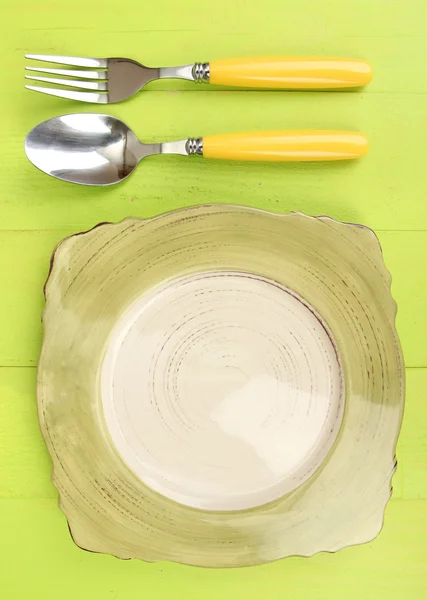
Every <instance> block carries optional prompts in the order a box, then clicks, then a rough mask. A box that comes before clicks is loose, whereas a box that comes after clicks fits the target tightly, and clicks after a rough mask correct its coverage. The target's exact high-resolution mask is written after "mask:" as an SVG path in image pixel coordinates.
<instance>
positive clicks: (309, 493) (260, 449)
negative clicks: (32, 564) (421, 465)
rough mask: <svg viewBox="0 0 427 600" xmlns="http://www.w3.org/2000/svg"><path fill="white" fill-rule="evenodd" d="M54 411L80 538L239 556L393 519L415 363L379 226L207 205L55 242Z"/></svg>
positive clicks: (336, 544) (101, 546)
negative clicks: (388, 515)
mask: <svg viewBox="0 0 427 600" xmlns="http://www.w3.org/2000/svg"><path fill="white" fill-rule="evenodd" d="M46 297H47V305H46V309H45V313H44V319H43V320H44V326H45V337H44V344H43V349H42V354H41V359H40V363H39V376H38V405H39V414H40V422H41V428H42V432H43V435H44V438H45V440H46V443H47V445H48V448H49V450H50V453H51V455H52V460H53V475H54V481H55V484H56V486H57V488H58V490H59V496H60V504H61V507H62V509H63V511H64V513H65V515H66V517H67V519H68V521H69V525H70V530H71V533H72V536H73V538H74V540H75V541H76V543H77V544H78V545H79V546H81V547H83V548H85V549H88V550H92V551H96V552H106V553H111V554H114V555H115V556H118V557H121V558H130V557H136V558H141V559H144V560H147V561H156V560H172V561H178V562H183V563H187V564H192V565H203V566H242V565H251V564H257V563H263V562H268V561H271V560H275V559H278V558H281V557H285V556H288V555H292V554H298V555H311V554H313V553H315V552H318V551H321V550H327V551H335V550H337V549H339V548H341V547H343V546H346V545H349V544H357V543H362V542H366V541H368V540H371V539H372V538H373V537H374V536H375V535H376V534H377V533H378V532H379V530H380V529H381V526H382V522H383V515H384V508H385V505H386V503H387V501H388V499H389V497H390V490H391V477H392V474H393V472H394V469H395V446H396V441H397V436H398V432H399V429H400V423H401V417H402V410H403V395H404V391H403V388H404V380H403V361H402V355H401V350H400V345H399V342H398V338H397V335H396V331H395V326H394V320H395V312H396V308H395V303H394V301H393V300H392V297H391V295H390V276H389V273H388V272H387V270H386V268H385V266H384V264H383V259H382V255H381V250H380V246H379V243H378V240H377V238H376V236H375V234H374V233H373V232H372V231H371V230H370V229H368V228H366V227H361V226H357V225H349V224H343V223H338V222H336V221H333V220H332V219H329V218H326V217H324V218H323V217H322V218H313V217H308V216H305V215H302V214H299V213H292V214H287V215H276V214H271V213H268V212H264V211H259V210H255V209H249V208H242V207H235V206H223V205H222V206H202V207H194V208H190V209H185V210H181V211H176V212H172V213H168V214H164V215H161V216H159V217H155V218H153V219H149V220H137V219H127V220H125V221H123V222H121V223H118V224H104V225H100V226H98V227H96V228H95V229H93V230H92V231H90V232H87V233H84V234H79V235H76V236H73V237H71V238H68V239H66V240H64V241H63V242H61V244H60V245H59V247H58V248H57V250H56V252H55V254H54V258H53V261H52V270H51V274H50V277H49V280H48V282H47V285H46Z"/></svg>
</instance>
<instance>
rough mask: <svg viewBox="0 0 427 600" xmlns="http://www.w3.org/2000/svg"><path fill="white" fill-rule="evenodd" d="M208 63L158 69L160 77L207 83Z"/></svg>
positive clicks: (208, 74)
mask: <svg viewBox="0 0 427 600" xmlns="http://www.w3.org/2000/svg"><path fill="white" fill-rule="evenodd" d="M209 76H210V70H209V63H195V64H194V65H184V66H182V67H162V68H161V69H159V78H160V79H187V80H188V81H195V82H196V83H203V82H204V83H209Z"/></svg>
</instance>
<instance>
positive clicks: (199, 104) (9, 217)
mask: <svg viewBox="0 0 427 600" xmlns="http://www.w3.org/2000/svg"><path fill="white" fill-rule="evenodd" d="M24 91H25V90H24ZM28 94H29V92H28ZM29 101H31V106H32V110H31V111H28V110H27V109H26V107H27V106H28V102H29ZM0 106H1V107H2V108H3V109H4V110H6V111H7V112H8V114H9V123H8V129H7V131H6V132H5V136H4V141H3V143H4V144H5V145H6V146H7V148H8V153H7V154H6V155H5V156H4V159H3V169H2V170H1V171H0V188H2V189H3V190H7V191H6V192H3V193H2V194H1V195H0V215H1V228H2V229H46V228H54V229H63V228H68V227H69V226H70V227H72V228H74V229H75V230H76V231H77V230H79V229H86V228H88V227H91V226H92V225H94V224H95V223H97V222H99V221H117V220H120V219H122V218H124V217H126V216H129V215H132V216H141V217H147V216H150V215H154V214H157V213H159V212H163V211H166V210H171V209H173V208H176V207H178V206H189V205H193V204H203V203H217V202H230V203H234V204H247V205H250V206H259V207H261V208H265V209H269V210H277V211H280V212H285V211H288V210H302V211H303V212H308V213H309V214H329V215H330V216H332V217H335V218H338V219H341V220H344V221H352V222H360V223H364V224H366V225H369V226H371V227H374V228H376V229H392V230H394V229H399V230H401V229H406V230H423V229H427V225H426V224H427V203H426V202H425V192H424V187H423V186H421V185H420V183H419V180H418V179H417V178H416V177H414V172H423V171H424V169H425V153H424V151H423V148H424V144H425V140H426V139H427V121H426V120H422V119H420V116H419V115H421V114H423V111H424V107H425V96H424V95H423V94H409V95H408V94H401V95H383V94H360V93H345V92H343V93H340V92H336V93H330V94H318V95H316V97H315V98H313V94H310V93H309V94H307V93H298V92H294V93H288V94H281V93H280V92H244V93H242V92H231V91H230V92H217V93H215V94H214V93H207V92H200V93H197V94H191V93H190V94H188V93H169V92H147V93H145V94H141V97H140V98H137V99H135V101H129V102H128V103H125V104H120V105H111V106H110V107H109V108H108V112H109V113H110V114H112V115H115V116H117V117H120V118H121V119H122V120H124V121H125V122H126V123H128V124H129V125H130V126H131V127H132V128H133V129H134V130H135V132H136V133H137V134H138V135H139V136H140V137H141V139H143V140H145V141H147V142H150V141H154V140H158V141H159V140H169V139H180V138H185V137H188V136H199V135H204V134H206V135H207V134H213V133H221V132H231V131H245V130H260V129H354V130H360V131H362V132H364V133H365V135H366V136H367V137H368V138H369V142H370V152H369V153H368V155H367V156H366V157H364V158H362V159H360V160H359V161H344V162H340V163H326V164H322V163H311V164H308V163H297V164H292V163H288V164H283V163H281V164H280V163H269V164H268V163H264V164H263V163H244V162H235V163H233V162H229V161H215V160H207V159H203V158H200V157H193V158H191V159H190V158H188V157H166V156H160V157H159V156H158V157H149V158H146V159H144V161H143V162H142V164H140V165H139V167H138V169H137V171H136V172H135V173H134V174H133V175H132V176H131V177H130V178H129V179H128V180H127V181H125V182H123V183H121V184H119V185H117V186H112V187H110V188H88V187H84V186H76V185H72V184H67V183H64V182H61V181H57V180H54V179H52V178H50V177H48V176H46V175H45V174H43V173H41V172H40V171H38V170H37V169H36V168H34V166H33V165H31V164H30V163H29V162H28V161H27V160H26V158H25V155H24V153H23V149H22V141H23V139H24V137H25V134H26V133H27V132H28V131H29V130H30V129H31V128H32V127H33V126H34V125H36V124H37V123H39V122H40V121H43V120H45V119H46V118H48V117H53V116H55V115H60V114H63V113H64V112H67V111H68V112H69V111H70V108H71V107H70V106H69V105H68V103H67V102H65V103H64V101H62V102H61V100H60V99H56V100H55V99H51V98H46V97H44V96H43V95H41V94H33V95H32V96H30V97H29V96H28V95H25V94H20V95H19V96H18V97H16V98H15V96H12V95H6V96H2V97H1V100H0ZM72 110H78V111H81V112H84V111H88V110H89V111H93V107H91V106H90V105H86V104H83V103H82V104H79V105H78V106H77V107H76V106H75V105H73V109H72ZM416 149H417V150H416ZM408 153H410V154H411V160H408V159H407V157H408ZM18 172H19V173H20V176H19V177H18V176H17V173H18Z"/></svg>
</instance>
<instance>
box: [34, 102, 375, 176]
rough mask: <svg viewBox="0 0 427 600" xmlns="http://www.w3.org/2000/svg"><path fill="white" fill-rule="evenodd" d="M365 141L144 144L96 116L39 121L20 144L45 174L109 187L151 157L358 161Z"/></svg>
mask: <svg viewBox="0 0 427 600" xmlns="http://www.w3.org/2000/svg"><path fill="white" fill-rule="evenodd" d="M366 151H367V141H366V138H365V137H364V136H363V135H362V134H360V133H357V132H353V131H257V132H251V133H230V134H225V135H211V136H206V137H203V138H189V139H186V140H179V141H175V142H163V143H157V144H144V143H142V142H140V141H139V140H138V139H137V137H136V135H135V134H134V133H133V131H132V130H131V129H129V127H128V126H127V125H125V123H123V122H122V121H120V120H119V119H117V118H115V117H111V116H109V115H102V114H90V113H89V114H71V115H65V116H62V117H54V118H52V119H49V120H47V121H44V122H43V123H40V124H39V125H37V126H36V127H34V129H32V130H31V131H30V133H29V134H28V135H27V138H26V140H25V152H26V154H27V157H28V158H29V160H30V161H31V162H32V163H33V164H34V165H35V166H36V167H38V168H39V169H40V170H41V171H44V172H45V173H47V174H48V175H52V176H53V177H56V178H58V179H62V180H64V181H69V182H72V183H80V184H83V185H111V184H113V183H119V182H120V181H122V180H123V179H125V178H126V177H128V176H129V175H130V174H131V173H132V171H133V170H134V169H135V167H136V166H137V164H138V163H139V161H140V160H141V159H143V158H145V157H146V156H150V155H155V154H181V155H184V156H191V155H195V154H199V155H202V156H204V157H206V158H219V159H226V160H253V161H317V160H327V161H329V160H344V159H350V158H358V157H360V156H362V155H363V154H365V153H366Z"/></svg>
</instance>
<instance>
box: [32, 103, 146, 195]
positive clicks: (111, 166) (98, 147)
mask: <svg viewBox="0 0 427 600" xmlns="http://www.w3.org/2000/svg"><path fill="white" fill-rule="evenodd" d="M143 148H144V145H143V144H141V143H140V142H139V141H138V139H137V138H136V136H135V134H134V133H133V132H132V131H131V130H130V129H129V127H127V125H125V124H124V123H123V122H122V121H120V120H119V119H116V118H114V117H111V116H108V115H100V114H90V113H89V114H85V113H83V114H72V115H64V116H62V117H55V118H53V119H49V120H48V121H44V122H43V123H40V125H37V126H36V127H34V129H32V130H31V131H30V133H29V134H28V135H27V137H26V140H25V153H26V155H27V157H28V159H29V160H30V161H31V162H32V163H33V165H35V166H36V167H37V168H38V169H40V170H41V171H44V172H45V173H47V174H48V175H52V176H53V177H56V178H57V179H62V180H64V181H70V182H72V183H79V184H82V185H112V184H113V183H119V182H120V181H123V179H126V177H128V176H129V175H130V174H131V173H132V171H133V170H134V168H135V167H136V165H137V164H138V162H139V161H140V159H141V158H142V157H143V156H144V154H147V153H144V152H143Z"/></svg>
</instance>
